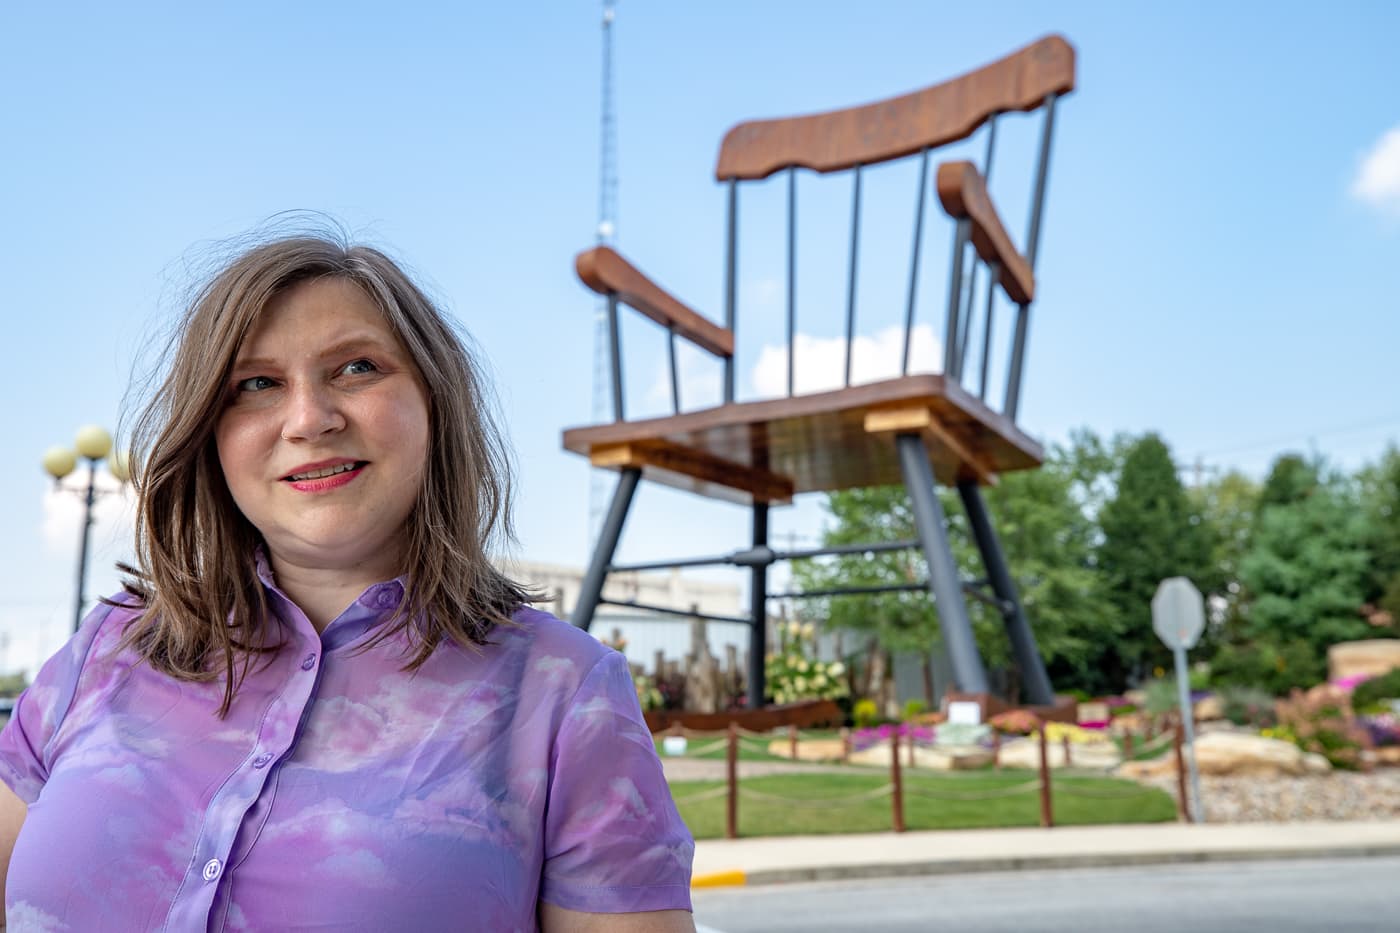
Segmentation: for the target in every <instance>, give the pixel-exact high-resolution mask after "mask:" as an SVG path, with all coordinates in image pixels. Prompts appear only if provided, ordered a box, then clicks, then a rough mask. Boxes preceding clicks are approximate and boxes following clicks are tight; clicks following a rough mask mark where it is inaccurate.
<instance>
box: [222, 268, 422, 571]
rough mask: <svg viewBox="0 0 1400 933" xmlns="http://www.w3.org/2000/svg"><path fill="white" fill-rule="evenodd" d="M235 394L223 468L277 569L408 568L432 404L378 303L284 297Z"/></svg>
mask: <svg viewBox="0 0 1400 933" xmlns="http://www.w3.org/2000/svg"><path fill="white" fill-rule="evenodd" d="M228 390H229V400H228V402H227V405H226V407H225V408H224V410H223V413H222V414H221V415H220V416H219V421H218V424H217V426H216V427H215V442H216V444H217V446H218V452H219V463H220V465H221V467H222V468H223V471H224V479H225V480H226V481H227V483H228V488H229V491H230V492H231V493H232V494H233V499H234V502H236V503H237V504H238V508H239V509H240V510H242V512H243V514H244V515H245V516H246V517H247V519H248V520H249V521H250V522H252V523H253V525H254V527H256V528H257V529H258V531H260V532H261V533H262V536H263V538H264V539H265V540H266V542H267V546H268V549H269V551H270V555H271V557H272V559H273V563H274V566H276V565H277V564H278V563H290V564H294V565H296V566H300V567H307V568H319V569H340V570H352V569H363V570H364V571H365V572H366V573H367V574H368V575H370V576H375V577H377V578H378V577H383V576H392V575H394V574H396V573H399V572H401V571H402V569H403V568H402V567H401V566H399V564H400V561H401V559H402V551H403V540H404V536H403V531H404V526H405V523H406V521H407V519H408V517H409V513H410V512H411V511H412V510H413V506H414V503H415V501H416V500H417V496H418V489H419V484H420V479H421V477H422V475H423V471H424V470H425V469H426V468H427V460H428V430H429V429H428V402H427V395H426V393H425V391H424V389H423V385H422V381H421V379H420V377H419V375H418V371H417V368H416V367H415V366H414V364H413V361H412V359H411V358H410V357H409V355H408V353H407V352H406V351H405V350H404V348H403V346H402V345H401V344H400V343H399V341H398V338H397V337H395V335H394V333H393V332H392V331H391V330H390V329H389V327H388V324H387V323H386V322H385V320H384V317H383V315H382V314H380V312H379V310H378V308H376V307H375V305H374V304H373V302H371V301H370V299H369V297H368V296H367V295H366V294H365V293H364V292H363V291H361V290H360V288H359V287H358V286H357V285H355V284H354V283H352V282H350V281H347V280H345V279H339V278H326V279H318V280H312V281H308V282H303V283H301V284H299V285H296V286H294V287H292V288H291V289H289V290H287V291H285V292H283V293H282V294H280V295H279V296H278V297H277V298H276V299H274V300H273V301H272V302H271V303H270V304H269V305H268V307H267V308H266V310H265V311H264V312H263V314H262V316H261V317H260V318H259V320H258V322H257V323H256V325H255V326H254V328H253V330H252V331H251V332H250V333H249V334H248V337H247V339H246V340H245V341H244V342H243V346H242V347H240V348H239V351H238V356H237V358H236V359H235V361H234V365H233V372H232V374H231V375H230V379H229V387H228Z"/></svg>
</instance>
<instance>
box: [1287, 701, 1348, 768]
mask: <svg viewBox="0 0 1400 933" xmlns="http://www.w3.org/2000/svg"><path fill="white" fill-rule="evenodd" d="M1277 710H1278V718H1279V724H1280V725H1281V726H1283V727H1285V728H1286V729H1287V730H1289V731H1290V732H1291V733H1292V734H1293V736H1294V738H1293V742H1294V744H1295V745H1297V746H1298V747H1299V748H1301V749H1302V750H1303V751H1305V752H1317V753H1318V754H1320V755H1322V756H1323V757H1324V758H1326V759H1327V760H1328V761H1330V762H1331V763H1332V766H1333V767H1335V768H1343V769H1346V770H1350V771H1355V770H1357V769H1358V768H1360V767H1361V751H1362V749H1363V748H1365V747H1366V745H1367V743H1368V741H1369V737H1368V736H1367V735H1366V732H1365V730H1364V729H1363V728H1362V727H1361V725H1360V724H1359V723H1358V722H1357V721H1356V717H1355V716H1354V715H1352V710H1351V702H1350V698H1349V697H1347V695H1346V694H1345V693H1343V692H1342V691H1340V690H1336V689H1335V688H1329V687H1325V686H1324V687H1319V688H1315V689H1313V690H1310V691H1309V692H1307V693H1304V692H1302V691H1301V690H1294V691H1293V693H1292V695H1291V696H1290V697H1289V698H1288V699H1287V700H1279V701H1278V705H1277Z"/></svg>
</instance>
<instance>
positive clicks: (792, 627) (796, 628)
mask: <svg viewBox="0 0 1400 933" xmlns="http://www.w3.org/2000/svg"><path fill="white" fill-rule="evenodd" d="M787 632H788V634H789V635H792V636H794V637H795V636H797V635H800V634H802V625H801V624H800V623H798V622H789V623H788V624H787Z"/></svg>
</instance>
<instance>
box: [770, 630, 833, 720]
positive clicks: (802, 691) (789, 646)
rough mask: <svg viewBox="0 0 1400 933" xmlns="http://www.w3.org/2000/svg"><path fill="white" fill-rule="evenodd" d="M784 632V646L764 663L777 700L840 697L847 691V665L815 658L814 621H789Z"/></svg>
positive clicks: (791, 701)
mask: <svg viewBox="0 0 1400 933" xmlns="http://www.w3.org/2000/svg"><path fill="white" fill-rule="evenodd" d="M784 629H785V631H784ZM780 632H781V634H782V635H783V636H785V637H784V638H783V646H782V650H780V651H778V652H777V653H776V654H770V655H768V657H767V659H766V660H765V663H764V678H765V680H766V682H767V684H768V692H769V693H770V694H772V696H773V702H775V703H796V702H798V701H800V700H836V699H840V698H841V697H843V696H845V695H846V693H847V690H846V680H845V676H846V665H844V664H842V663H841V662H840V661H817V660H815V659H814V655H815V654H816V633H815V630H814V629H813V627H812V623H810V622H808V623H806V624H802V623H798V622H789V623H787V625H786V626H783V627H780Z"/></svg>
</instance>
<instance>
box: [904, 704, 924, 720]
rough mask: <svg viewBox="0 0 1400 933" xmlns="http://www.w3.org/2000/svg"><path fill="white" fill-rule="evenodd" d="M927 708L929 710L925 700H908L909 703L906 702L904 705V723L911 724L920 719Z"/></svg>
mask: <svg viewBox="0 0 1400 933" xmlns="http://www.w3.org/2000/svg"><path fill="white" fill-rule="evenodd" d="M927 708H928V707H927V705H926V704H925V703H924V701H923V700H907V701H905V703H904V721H905V722H910V721H911V720H914V719H918V718H919V716H920V715H921V714H922V713H923V711H924V710H925V709H927Z"/></svg>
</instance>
